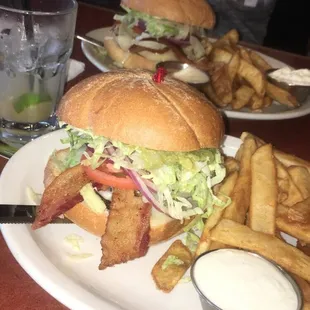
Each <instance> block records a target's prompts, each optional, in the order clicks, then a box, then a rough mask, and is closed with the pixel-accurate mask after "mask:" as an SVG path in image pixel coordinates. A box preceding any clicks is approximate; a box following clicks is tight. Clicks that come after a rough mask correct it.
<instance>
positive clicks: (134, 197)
mask: <svg viewBox="0 0 310 310" xmlns="http://www.w3.org/2000/svg"><path fill="white" fill-rule="evenodd" d="M57 114H58V117H59V119H60V120H61V121H62V122H64V123H65V124H67V127H66V131H67V133H68V138H67V139H65V141H64V142H69V143H70V147H69V148H67V149H64V150H58V151H55V152H54V154H51V156H50V159H49V161H48V163H47V166H46V168H45V177H44V185H45V191H44V193H43V197H42V201H41V205H40V206H39V208H38V213H37V217H36V220H35V223H34V224H33V229H37V228H40V227H42V226H44V225H46V224H48V223H49V222H50V221H51V220H52V219H54V218H56V217H58V216H62V215H64V216H66V217H68V218H69V219H70V220H72V221H73V222H74V223H76V224H77V225H79V226H80V227H82V228H83V229H85V230H87V231H88V232H90V233H92V234H95V235H97V236H102V240H101V245H102V249H103V256H102V262H101V265H100V268H101V269H103V268H105V267H107V266H112V265H114V264H117V263H122V262H126V261H128V260H130V259H134V258H137V257H141V256H144V255H145V254H146V252H147V249H148V247H149V245H151V244H155V243H158V242H161V241H163V240H167V239H169V238H171V237H173V236H175V235H177V234H179V233H180V232H182V231H183V228H184V227H185V225H188V223H189V222H190V221H191V220H192V219H195V223H196V224H197V225H198V224H199V223H200V224H201V223H202V221H203V219H204V218H206V217H207V216H208V215H209V214H210V213H212V210H213V205H214V204H216V205H220V206H221V205H223V204H224V202H222V201H220V200H219V199H218V198H217V197H216V196H215V195H214V193H213V191H212V188H213V186H214V185H216V184H218V183H220V182H221V181H222V180H223V178H224V177H225V168H224V167H223V161H222V156H221V153H220V150H219V147H220V145H221V143H222V138H223V134H224V125H223V120H222V117H221V115H220V114H219V112H218V111H217V109H216V108H215V107H214V106H213V105H212V104H211V103H210V102H208V101H207V99H206V98H205V96H204V95H203V94H201V93H200V92H198V91H197V90H196V89H194V88H192V87H190V86H188V85H187V84H185V83H183V82H180V81H178V80H175V79H172V78H170V77H168V76H167V77H165V78H164V79H163V80H161V81H159V80H157V82H156V79H154V76H153V75H152V74H151V73H150V72H148V71H145V70H139V69H137V70H119V71H111V72H107V73H103V74H99V75H95V76H92V77H90V78H88V79H85V80H83V81H82V82H80V83H79V84H77V85H76V86H74V87H73V88H71V89H70V90H69V91H68V92H67V93H66V95H65V96H64V97H63V99H62V101H61V103H60V107H59V109H58V112H57Z"/></svg>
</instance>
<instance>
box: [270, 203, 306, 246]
mask: <svg viewBox="0 0 310 310" xmlns="http://www.w3.org/2000/svg"><path fill="white" fill-rule="evenodd" d="M277 212H278V214H277V218H276V225H277V228H278V229H279V230H281V231H283V232H285V233H287V234H289V235H290V236H293V237H295V238H297V239H300V240H303V241H304V242H309V243H310V224H309V223H307V222H306V223H301V222H298V221H297V219H298V218H299V219H300V220H302V219H303V217H304V216H305V215H304V214H302V213H301V212H302V211H301V210H299V211H298V210H295V209H294V208H289V207H285V206H283V205H279V206H278V210H277ZM292 219H295V221H294V220H292ZM305 221H307V219H305Z"/></svg>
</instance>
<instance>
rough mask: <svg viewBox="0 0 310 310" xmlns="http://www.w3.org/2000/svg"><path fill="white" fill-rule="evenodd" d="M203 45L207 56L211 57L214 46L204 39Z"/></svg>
mask: <svg viewBox="0 0 310 310" xmlns="http://www.w3.org/2000/svg"><path fill="white" fill-rule="evenodd" d="M201 44H202V46H203V47H204V49H205V53H206V55H207V56H208V55H210V54H211V52H212V50H213V44H212V43H211V42H210V40H208V39H207V38H203V39H202V40H201Z"/></svg>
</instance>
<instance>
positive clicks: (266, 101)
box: [263, 96, 272, 108]
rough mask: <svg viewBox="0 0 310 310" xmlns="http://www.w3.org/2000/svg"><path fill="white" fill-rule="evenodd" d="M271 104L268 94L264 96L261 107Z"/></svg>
mask: <svg viewBox="0 0 310 310" xmlns="http://www.w3.org/2000/svg"><path fill="white" fill-rule="evenodd" d="M271 105H272V99H271V98H270V97H268V96H265V97H264V103H263V108H268V107H270V106H271Z"/></svg>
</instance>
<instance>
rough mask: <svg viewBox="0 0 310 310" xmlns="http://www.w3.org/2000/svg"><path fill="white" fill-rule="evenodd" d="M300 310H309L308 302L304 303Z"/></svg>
mask: <svg viewBox="0 0 310 310" xmlns="http://www.w3.org/2000/svg"><path fill="white" fill-rule="evenodd" d="M302 310H310V302H304V304H303V307H302Z"/></svg>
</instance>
